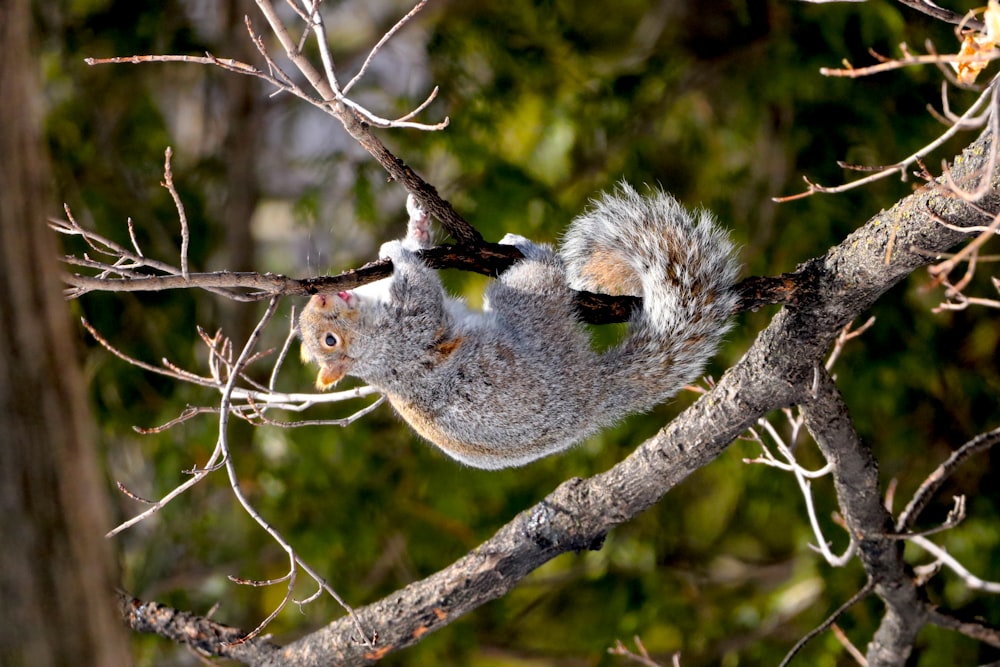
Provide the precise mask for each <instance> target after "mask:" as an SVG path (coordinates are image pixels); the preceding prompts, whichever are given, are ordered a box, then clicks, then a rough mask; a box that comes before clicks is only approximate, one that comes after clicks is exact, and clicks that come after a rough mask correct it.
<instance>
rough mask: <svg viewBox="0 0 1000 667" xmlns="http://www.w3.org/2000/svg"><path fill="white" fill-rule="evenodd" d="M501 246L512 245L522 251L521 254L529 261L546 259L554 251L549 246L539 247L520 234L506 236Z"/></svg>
mask: <svg viewBox="0 0 1000 667" xmlns="http://www.w3.org/2000/svg"><path fill="white" fill-rule="evenodd" d="M500 243H501V245H512V246H514V247H515V248H517V249H518V250H520V251H521V254H522V255H524V256H525V257H527V258H528V259H545V258H546V257H549V256H551V255H552V249H551V248H549V247H548V246H544V245H539V244H537V243H535V242H534V241H532V240H531V239H527V238H525V237H523V236H521V235H520V234H505V235H504V237H503V238H502V239H500Z"/></svg>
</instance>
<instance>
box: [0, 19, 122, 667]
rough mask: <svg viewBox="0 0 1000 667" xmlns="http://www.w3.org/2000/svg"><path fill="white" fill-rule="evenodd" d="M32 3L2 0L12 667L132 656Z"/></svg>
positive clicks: (0, 304) (0, 124)
mask: <svg viewBox="0 0 1000 667" xmlns="http://www.w3.org/2000/svg"><path fill="white" fill-rule="evenodd" d="M30 16H31V7H30V3H29V2H28V0H0V43H2V44H3V45H4V55H3V58H2V59H0V100H2V101H3V102H2V104H0V263H2V267H0V331H2V332H3V338H2V339H0V340H2V344H0V516H2V517H3V519H2V520H0V526H2V528H0V539H2V540H3V548H2V549H0V609H2V611H0V664H3V665H5V666H7V667H20V666H21V665H33V666H42V667H44V666H47V665H75V664H79V665H100V666H103V665H115V666H119V665H128V664H130V662H131V658H130V652H129V646H128V639H127V636H126V632H125V629H124V627H123V626H122V624H121V622H120V621H119V620H117V618H116V615H115V606H114V602H113V586H114V569H113V561H112V551H111V548H110V545H109V544H108V542H107V541H106V540H105V539H104V536H103V535H104V533H105V532H106V531H107V529H108V527H109V523H110V513H109V507H108V499H107V496H106V495H105V492H104V483H103V481H102V479H101V475H100V473H99V469H98V465H97V452H96V448H95V442H94V427H93V424H92V422H91V420H90V416H89V414H88V413H87V406H86V401H85V398H84V384H83V378H82V375H81V373H80V369H79V368H78V360H77V355H76V354H75V352H74V339H73V335H72V333H71V331H72V330H71V328H70V326H69V317H68V312H67V307H66V303H65V302H64V301H63V299H62V296H61V294H60V292H61V289H60V284H59V280H58V265H57V263H56V259H57V257H58V248H57V244H56V243H55V239H54V237H53V233H52V232H51V231H50V230H48V229H47V228H46V225H45V219H46V215H47V213H49V211H48V210H47V209H48V207H49V202H50V201H51V197H50V196H49V193H48V181H49V175H48V165H47V163H46V161H45V158H44V154H45V146H44V143H43V140H42V135H41V128H40V122H39V119H40V116H41V114H40V113H39V111H40V109H39V104H38V103H39V101H40V100H39V99H38V98H39V83H38V76H39V69H40V68H39V64H38V61H37V59H36V58H34V57H33V56H32V45H31V44H30V39H29V35H30V33H31V21H30Z"/></svg>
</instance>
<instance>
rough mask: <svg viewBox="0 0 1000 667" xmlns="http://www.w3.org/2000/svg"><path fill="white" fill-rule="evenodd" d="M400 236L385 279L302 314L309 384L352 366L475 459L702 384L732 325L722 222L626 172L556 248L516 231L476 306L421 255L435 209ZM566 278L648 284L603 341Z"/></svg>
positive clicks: (536, 443)
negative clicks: (614, 341)
mask: <svg viewBox="0 0 1000 667" xmlns="http://www.w3.org/2000/svg"><path fill="white" fill-rule="evenodd" d="M407 211H408V213H409V217H410V219H409V223H408V225H407V234H406V238H404V239H403V240H402V241H390V242H388V243H385V244H383V245H382V247H381V250H380V252H379V255H380V257H381V258H384V259H390V260H391V261H392V266H393V273H392V275H391V276H390V277H388V278H385V279H383V280H379V281H377V282H373V283H370V284H367V285H363V286H361V287H359V288H357V289H354V290H351V291H346V292H337V293H335V294H316V295H314V296H313V297H312V298H311V299H310V301H309V303H308V305H307V306H306V307H305V308H304V309H303V311H302V313H301V315H300V316H299V332H300V334H301V336H302V348H301V350H302V359H303V361H305V362H307V363H309V362H315V363H317V364H319V367H320V370H319V375H318V376H317V379H316V386H317V388H319V389H321V390H325V389H329V388H330V387H332V386H333V385H334V384H336V383H337V382H338V381H339V380H340V379H341V378H342V377H343V376H344V375H351V376H354V377H358V378H361V379H362V380H365V381H366V382H368V383H369V384H371V385H372V386H374V387H375V388H376V389H378V390H379V391H381V392H383V393H384V394H385V395H386V397H387V398H388V400H389V403H390V404H391V405H392V406H393V408H395V410H396V412H398V413H399V415H400V416H401V417H402V418H403V419H404V420H406V421H407V422H408V423H409V424H410V425H411V426H412V427H413V429H414V430H415V431H416V432H417V433H419V434H420V435H421V436H423V437H424V438H426V439H427V440H429V441H431V442H432V443H433V444H435V445H437V446H438V447H439V448H440V449H441V450H442V451H443V452H444V453H446V454H447V455H449V456H451V457H452V458H455V459H457V460H458V461H461V462H462V463H465V464H467V465H470V466H473V467H476V468H487V469H498V468H506V467H511V466H520V465H524V464H526V463H528V462H530V461H533V460H535V459H538V458H541V457H543V456H547V455H549V454H553V453H555V452H559V451H562V450H565V449H567V448H569V447H571V446H572V445H574V444H576V443H578V442H580V441H582V440H584V439H585V438H587V437H588V436H590V435H592V434H594V433H596V432H597V431H599V430H600V429H601V428H603V427H606V426H610V425H611V424H613V423H615V422H617V421H618V420H620V419H621V418H623V417H624V416H626V415H627V414H630V413H633V412H641V411H645V410H648V409H650V408H651V407H653V406H654V405H656V404H658V403H661V402H663V401H664V400H666V399H668V398H670V397H671V396H673V395H674V394H675V393H676V392H677V391H679V390H680V389H681V388H682V387H683V386H684V385H685V384H687V383H689V382H691V381H693V380H694V379H695V378H696V377H697V376H698V374H699V373H701V371H702V369H703V368H704V365H705V363H706V362H707V360H708V358H709V357H710V356H711V355H712V354H714V352H715V349H716V347H717V345H718V343H719V341H720V339H721V338H722V336H723V335H724V334H725V333H726V331H728V329H729V327H730V318H731V315H732V314H733V312H734V311H735V308H736V305H737V295H736V292H735V291H734V289H733V286H734V284H735V282H736V278H737V274H738V272H739V264H738V262H737V259H736V251H735V249H734V246H733V244H732V243H731V241H730V240H729V237H728V234H727V233H726V232H725V231H724V230H723V229H721V228H720V227H719V225H718V223H716V221H715V219H714V218H713V216H712V215H711V214H710V213H709V212H708V211H705V210H698V211H696V212H694V213H691V212H689V211H687V210H686V209H685V208H684V207H683V206H682V205H681V204H680V203H678V202H677V200H676V199H674V198H673V197H672V196H671V195H669V194H667V193H665V192H663V191H660V190H658V189H653V188H651V189H650V192H649V194H648V196H641V195H639V194H638V193H637V192H636V191H635V190H634V189H633V188H632V187H631V186H629V185H628V184H626V183H622V184H620V185H619V186H618V188H617V190H615V191H614V192H612V193H607V194H605V195H604V196H602V197H601V198H600V199H598V200H595V201H593V202H592V203H591V207H590V208H589V210H587V211H586V212H584V213H583V214H582V215H580V216H579V217H577V218H576V219H575V220H574V221H573V222H572V223H571V224H570V226H569V229H568V230H567V231H566V233H565V235H564V237H563V240H562V243H561V247H560V249H559V251H558V252H556V251H554V250H553V249H552V248H551V247H549V246H546V245H541V244H536V243H533V242H532V241H529V240H528V239H526V238H524V237H521V236H517V235H513V234H508V235H506V236H505V237H504V238H503V240H501V241H500V243H502V244H508V245H514V246H516V247H517V249H518V250H520V251H521V253H522V254H523V255H524V259H523V260H519V261H517V262H516V263H515V264H513V265H512V266H511V267H510V268H508V269H507V270H506V271H504V272H503V273H501V274H500V276H499V277H498V278H497V279H496V280H494V281H493V282H492V283H491V284H490V285H489V287H488V288H487V290H486V293H485V303H484V306H483V310H482V311H481V312H477V311H472V310H469V309H468V308H467V307H466V306H465V304H464V303H463V302H462V301H460V300H458V299H455V298H453V297H450V296H448V295H447V294H446V293H445V290H444V288H443V286H442V284H441V280H440V278H439V277H438V275H437V272H436V271H434V270H433V269H431V268H430V267H428V266H427V265H425V264H424V263H423V262H422V261H421V259H420V257H419V256H418V254H417V252H418V251H419V250H421V249H423V248H426V247H429V246H430V232H429V216H428V215H427V214H426V213H425V212H424V211H423V209H422V208H421V207H420V205H419V204H417V202H416V200H415V199H414V198H413V197H412V196H411V197H409V198H408V200H407ZM572 290H586V291H590V292H604V293H606V294H611V295H634V296H641V297H642V308H641V309H638V308H637V309H636V311H635V312H634V313H633V314H632V316H631V319H630V321H629V326H628V332H627V334H626V335H625V337H624V339H623V340H622V342H621V343H620V344H619V345H618V346H616V347H613V348H611V349H609V350H607V351H605V352H604V353H598V352H596V351H595V350H594V349H592V346H591V340H590V336H589V334H588V331H587V330H586V328H585V326H584V325H583V324H582V323H581V322H580V320H579V316H578V315H577V314H576V312H575V310H574V306H573V296H574V293H573V291H572Z"/></svg>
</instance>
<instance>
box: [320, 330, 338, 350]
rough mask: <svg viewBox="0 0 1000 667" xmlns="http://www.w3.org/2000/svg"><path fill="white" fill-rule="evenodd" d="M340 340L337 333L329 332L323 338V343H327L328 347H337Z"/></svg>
mask: <svg viewBox="0 0 1000 667" xmlns="http://www.w3.org/2000/svg"><path fill="white" fill-rule="evenodd" d="M339 342H340V339H339V338H337V335H336V334H332V333H327V334H326V336H325V337H324V338H323V344H324V345H326V346H327V347H337V344H338V343H339Z"/></svg>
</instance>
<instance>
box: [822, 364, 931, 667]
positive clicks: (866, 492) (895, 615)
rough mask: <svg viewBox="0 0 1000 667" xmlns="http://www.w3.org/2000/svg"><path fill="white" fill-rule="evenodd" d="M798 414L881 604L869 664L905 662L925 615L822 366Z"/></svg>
mask: <svg viewBox="0 0 1000 667" xmlns="http://www.w3.org/2000/svg"><path fill="white" fill-rule="evenodd" d="M802 412H803V415H804V417H805V421H806V427H807V428H808V429H809V432H810V433H812V435H813V438H814V439H815V440H816V444H817V445H818V446H819V448H820V450H821V451H822V452H823V454H824V456H826V459H827V461H829V462H830V463H831V464H832V465H833V479H834V484H835V486H836V489H837V500H838V504H839V507H840V511H841V512H842V513H843V516H844V520H845V521H846V523H847V526H848V529H849V530H850V531H851V534H852V536H853V537H854V539H855V540H856V541H857V543H858V553H859V555H860V557H861V562H862V564H863V565H864V568H865V571H866V572H867V573H868V576H869V577H870V579H871V581H872V582H873V583H874V589H875V593H876V594H877V595H878V596H879V598H881V599H882V601H883V602H884V603H885V607H886V610H885V615H884V616H883V617H882V623H881V626H880V627H879V630H878V632H877V633H876V635H875V638H874V640H873V641H872V643H871V644H870V645H869V647H868V655H867V659H868V665H869V666H870V667H878V666H880V665H898V664H903V663H904V662H905V661H906V658H907V657H908V656H909V654H910V651H911V650H912V648H913V642H914V640H915V639H916V636H917V633H918V632H919V631H920V629H921V628H922V627H923V626H924V624H925V623H926V620H927V616H926V613H925V608H924V605H923V601H922V600H921V599H920V598H919V596H918V589H917V587H916V585H915V584H914V582H913V578H912V577H911V576H910V573H909V570H908V568H907V567H906V564H905V563H904V562H903V544H902V542H900V541H899V540H895V539H893V537H892V533H893V522H892V517H891V516H890V515H889V511H888V510H887V509H886V508H885V506H884V505H883V503H882V497H881V493H880V492H879V479H878V465H877V463H876V462H875V457H874V456H872V453H871V450H870V449H868V447H866V446H865V445H864V444H862V442H861V438H860V437H858V434H857V432H856V431H855V430H854V424H853V423H852V422H851V418H850V415H849V414H848V412H847V406H846V405H844V402H843V399H841V397H840V392H839V391H838V390H837V386H836V385H835V384H834V382H833V379H832V378H831V377H830V375H829V373H827V371H826V369H825V368H822V367H819V366H817V368H816V384H815V387H814V395H813V398H812V399H811V400H809V401H808V402H806V403H805V404H804V405H803V411H802Z"/></svg>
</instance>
